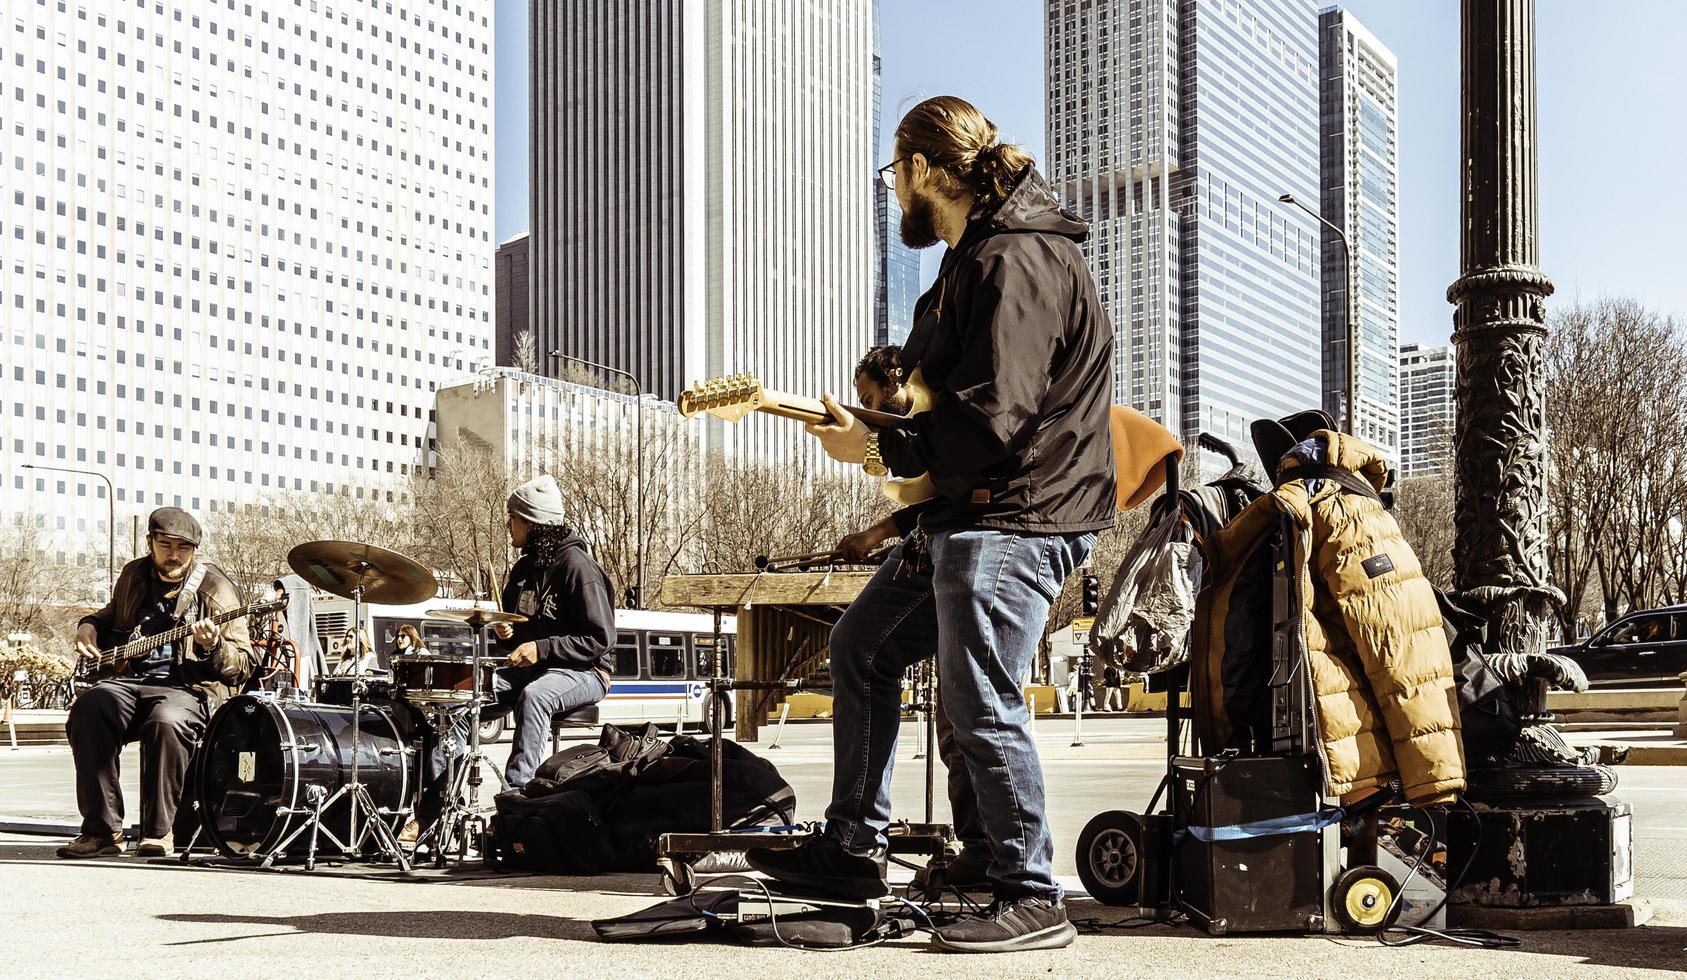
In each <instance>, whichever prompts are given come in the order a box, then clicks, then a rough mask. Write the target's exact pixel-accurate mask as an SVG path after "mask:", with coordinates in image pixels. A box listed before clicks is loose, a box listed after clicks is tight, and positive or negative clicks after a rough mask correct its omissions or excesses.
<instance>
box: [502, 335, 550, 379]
mask: <svg viewBox="0 0 1687 980" xmlns="http://www.w3.org/2000/svg"><path fill="white" fill-rule="evenodd" d="M510 348H511V349H510V359H511V360H513V361H514V362H515V364H514V365H513V367H514V368H515V369H516V370H517V371H525V372H527V373H528V374H539V373H540V370H539V369H540V368H541V367H543V364H542V363H541V362H540V360H539V342H538V341H537V340H535V339H534V337H533V331H531V330H521V331H517V332H516V335H515V336H514V337H511V338H510Z"/></svg>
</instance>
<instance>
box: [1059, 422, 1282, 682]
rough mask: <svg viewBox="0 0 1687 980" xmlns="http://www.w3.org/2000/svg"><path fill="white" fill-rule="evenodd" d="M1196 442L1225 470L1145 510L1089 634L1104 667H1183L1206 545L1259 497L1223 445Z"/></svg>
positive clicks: (1205, 439) (1149, 670)
mask: <svg viewBox="0 0 1687 980" xmlns="http://www.w3.org/2000/svg"><path fill="white" fill-rule="evenodd" d="M1198 441H1199V444H1200V445H1201V447H1202V448H1204V449H1208V450H1211V451H1212V452H1216V453H1219V454H1221V455H1223V456H1225V457H1227V458H1228V459H1229V460H1230V469H1229V470H1228V471H1227V472H1226V473H1225V474H1224V475H1223V476H1220V477H1219V478H1218V479H1216V480H1213V481H1211V482H1210V483H1207V484H1205V485H1203V486H1199V487H1195V488H1193V489H1189V490H1179V491H1178V493H1177V496H1176V497H1175V498H1173V497H1171V496H1167V495H1162V496H1161V497H1160V498H1159V499H1157V500H1155V501H1154V503H1153V505H1151V506H1150V508H1149V512H1148V527H1147V528H1146V529H1145V530H1144V531H1143V532H1142V534H1141V535H1140V536H1139V537H1138V538H1137V540H1136V541H1135V543H1133V544H1132V545H1131V547H1130V549H1129V550H1127V551H1126V553H1125V557H1124V559H1123V560H1122V561H1120V563H1119V568H1118V571H1117V572H1116V573H1115V574H1114V576H1113V582H1112V585H1111V586H1110V587H1109V589H1108V592H1107V597H1106V598H1105V599H1104V600H1103V601H1102V603H1101V606H1100V608H1099V609H1097V610H1096V618H1095V626H1094V628H1093V629H1092V630H1091V633H1090V643H1089V648H1090V650H1091V651H1092V652H1093V653H1094V654H1095V655H1096V656H1098V657H1100V658H1101V659H1102V661H1103V662H1104V663H1106V664H1108V665H1109V669H1111V668H1112V667H1114V666H1116V667H1118V668H1119V669H1121V670H1124V671H1130V672H1133V673H1138V674H1156V673H1161V672H1163V671H1168V670H1172V669H1174V668H1177V667H1180V666H1182V665H1183V664H1185V663H1187V662H1188V660H1189V644H1188V636H1189V625H1190V623H1191V622H1192V621H1193V619H1194V615H1195V599H1196V595H1197V594H1198V593H1199V591H1200V586H1201V584H1202V582H1201V579H1202V578H1203V576H1204V574H1205V569H1206V567H1207V565H1208V563H1207V561H1206V560H1205V556H1204V554H1203V549H1204V548H1205V544H1206V541H1207V539H1209V538H1210V537H1211V536H1212V535H1214V534H1216V533H1218V531H1219V530H1220V529H1222V528H1223V527H1224V526H1225V525H1226V524H1229V523H1230V521H1231V520H1233V519H1234V518H1235V516H1236V515H1237V514H1239V513H1241V512H1242V510H1243V509H1244V508H1246V507H1247V506H1248V504H1250V503H1252V502H1253V501H1254V500H1255V499H1257V498H1258V497H1259V496H1260V495H1262V494H1263V493H1265V489H1264V488H1263V487H1261V486H1260V485H1259V484H1258V483H1256V482H1255V481H1254V480H1253V479H1252V478H1251V477H1250V476H1249V475H1248V473H1247V469H1246V467H1244V466H1243V465H1242V463H1241V460H1240V458H1239V457H1238V455H1237V453H1236V450H1235V448H1234V447H1233V446H1231V445H1230V444H1229V443H1228V442H1225V441H1224V440H1222V439H1219V438H1217V437H1216V436H1212V435H1208V434H1207V433H1202V434H1201V436H1200V439H1199V440H1198Z"/></svg>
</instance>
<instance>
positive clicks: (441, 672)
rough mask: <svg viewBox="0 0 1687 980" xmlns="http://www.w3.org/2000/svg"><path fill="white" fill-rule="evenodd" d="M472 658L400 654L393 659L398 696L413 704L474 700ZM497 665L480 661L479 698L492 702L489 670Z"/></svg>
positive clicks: (433, 654)
mask: <svg viewBox="0 0 1687 980" xmlns="http://www.w3.org/2000/svg"><path fill="white" fill-rule="evenodd" d="M476 667H477V665H476V664H475V662H474V659H473V658H471V657H457V656H450V655H448V654H442V653H401V654H394V655H393V658H392V676H393V683H394V686H395V687H396V688H397V690H398V696H399V697H401V698H403V699H404V700H406V701H409V702H410V703H412V704H461V703H467V702H469V701H473V700H474V688H475V670H476ZM496 667H497V664H496V663H495V662H493V661H491V660H487V659H482V660H481V661H480V663H479V664H478V668H479V671H480V699H481V700H482V701H490V700H491V699H492V671H493V670H494V669H495V668H496Z"/></svg>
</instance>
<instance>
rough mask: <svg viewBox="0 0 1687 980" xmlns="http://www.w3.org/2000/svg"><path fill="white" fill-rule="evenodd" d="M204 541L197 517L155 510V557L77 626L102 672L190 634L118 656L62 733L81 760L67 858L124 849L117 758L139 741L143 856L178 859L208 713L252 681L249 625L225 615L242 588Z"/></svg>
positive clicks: (129, 570)
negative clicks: (179, 820)
mask: <svg viewBox="0 0 1687 980" xmlns="http://www.w3.org/2000/svg"><path fill="white" fill-rule="evenodd" d="M201 537H202V533H201V530H200V527H199V522H198V521H197V520H195V519H194V518H193V516H192V515H191V514H189V513H187V512H186V511H184V510H181V509H179V508H176V507H161V508H159V509H158V510H155V511H153V512H152V516H151V517H150V518H148V519H147V536H146V541H147V554H146V555H144V556H142V557H140V558H137V559H135V560H134V561H131V562H129V563H128V564H127V565H125V566H123V574H122V575H120V576H118V579H117V585H116V586H115V587H114V588H113V589H112V594H111V601H110V602H108V603H106V605H105V608H103V609H100V610H99V611H97V612H95V613H93V614H92V615H89V616H85V617H83V619H82V621H81V622H80V623H78V624H77V627H76V652H77V656H78V658H79V659H80V660H81V661H82V662H83V663H93V664H101V665H104V664H106V663H108V662H110V661H111V660H112V658H111V657H109V656H104V657H102V655H101V650H102V648H107V647H117V646H121V645H123V644H128V643H130V642H131V641H134V640H137V639H140V638H143V637H147V636H153V635H156V634H160V633H164V632H166V631H170V630H173V629H178V628H183V627H185V628H186V633H185V635H183V636H181V637H180V638H179V639H175V640H173V641H172V642H169V643H163V644H158V645H153V644H137V645H136V646H137V648H139V649H140V650H141V654H140V655H139V656H128V657H124V658H121V659H118V660H117V661H116V663H115V665H114V666H115V669H116V673H115V674H114V675H113V676H110V677H107V678H105V679H104V680H101V681H100V682H99V683H97V684H95V685H94V686H93V687H91V688H89V689H88V690H86V691H84V692H82V694H81V695H80V696H79V697H78V698H77V699H76V702H75V703H74V704H72V705H71V708H70V718H69V720H68V721H66V723H65V730H66V733H67V734H68V735H69V737H70V750H71V755H72V757H73V758H74V760H75V762H76V804H77V807H78V808H79V809H80V810H81V811H82V828H81V834H80V835H79V836H78V837H77V838H76V839H75V840H73V841H71V842H70V843H69V844H67V845H65V846H64V847H61V848H59V850H58V855H59V857H61V858H90V857H106V856H110V855H116V854H121V853H123V792H122V789H121V787H120V786H119V784H118V770H117V759H118V755H119V753H120V752H122V750H123V746H124V744H125V743H127V742H135V741H138V742H140V743H141V842H140V845H139V846H138V847H137V848H136V849H135V854H136V856H138V857H161V856H163V855H165V854H167V853H169V849H170V845H171V839H170V828H171V825H172V823H173V821H174V820H175V815H176V806H177V804H178V803H179V802H180V800H181V795H182V783H183V781H184V780H185V779H186V777H187V766H188V761H189V759H190V758H191V757H192V755H193V748H194V745H195V743H196V742H197V741H198V739H199V737H200V735H202V734H203V733H204V731H205V724H206V722H207V721H208V720H209V719H210V717H211V712H212V711H214V710H215V709H216V707H217V705H219V704H221V703H222V701H223V699H225V698H227V697H228V696H229V695H231V694H235V693H237V692H238V691H239V690H240V688H241V686H242V685H243V684H245V683H246V681H247V679H248V678H250V677H251V674H252V665H253V658H252V641H251V637H250V635H249V633H248V630H247V627H246V621H245V619H244V618H241V617H239V616H234V617H232V618H231V617H230V616H229V615H228V614H229V613H235V612H237V611H238V610H240V609H241V607H242V605H243V603H242V601H241V596H240V592H239V590H238V589H237V588H235V585H234V583H233V582H231V581H230V580H229V578H228V576H227V575H225V574H223V572H222V571H221V570H220V569H218V568H217V567H216V566H215V565H213V564H211V563H210V562H207V561H203V560H201V559H200V558H199V557H198V551H199V542H200V539H201ZM218 620H220V621H221V622H218Z"/></svg>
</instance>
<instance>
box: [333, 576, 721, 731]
mask: <svg viewBox="0 0 1687 980" xmlns="http://www.w3.org/2000/svg"><path fill="white" fill-rule="evenodd" d="M474 606H475V603H473V602H471V601H469V600H466V599H433V600H430V601H428V602H423V603H417V604H415V605H409V606H389V605H381V604H378V603H364V604H363V626H364V628H365V629H367V630H368V631H369V637H370V641H371V642H372V643H373V644H374V647H375V657H376V660H377V662H378V663H379V665H380V668H381V669H382V670H390V669H391V662H392V654H393V651H394V649H395V648H396V646H397V642H398V628H399V627H400V626H403V625H410V626H414V627H416V631H417V632H418V633H419V634H421V637H422V642H423V644H425V645H426V646H427V648H428V649H429V650H430V651H432V652H434V653H441V654H449V655H453V656H463V657H466V656H468V655H469V654H470V653H471V652H472V651H473V649H474V636H473V632H472V631H471V630H470V629H469V628H468V627H467V626H465V625H463V624H462V623H458V622H454V621H452V620H444V619H435V618H430V617H429V616H428V615H427V612H428V610H430V609H472V608H474ZM311 614H312V618H313V619H314V620H315V624H316V633H317V637H318V640H319V642H320V643H321V644H323V649H322V651H321V652H322V654H323V657H324V661H325V663H326V665H327V668H328V669H329V670H332V669H333V665H334V663H335V662H336V660H337V658H338V648H337V647H336V648H334V649H333V650H330V649H329V644H331V643H335V642H337V641H338V639H339V638H340V637H341V636H343V635H344V633H345V630H346V628H347V627H348V626H349V625H350V624H351V616H352V601H351V600H350V599H342V598H340V597H338V596H333V595H327V594H324V593H317V594H316V595H315V596H314V597H313V602H312V610H311ZM720 628H721V644H722V646H724V647H725V654H726V659H725V665H724V668H723V672H724V673H725V674H728V675H730V674H731V673H732V670H733V667H734V663H735V653H736V646H735V644H736V637H737V621H736V620H735V619H734V618H733V617H732V616H722V617H721V627H720ZM714 643H715V637H714V616H713V614H710V613H686V612H666V611H652V610H644V609H617V610H616V611H615V649H614V651H613V655H612V657H611V664H610V685H609V694H608V696H606V697H605V698H604V699H603V701H602V702H601V703H600V704H599V706H598V719H599V721H601V722H605V723H613V724H621V725H625V724H638V723H643V722H646V721H653V722H656V723H657V724H658V725H661V726H663V727H667V726H669V725H676V726H679V727H681V728H684V727H695V728H699V729H702V730H704V731H707V729H708V725H709V719H710V717H711V715H710V698H711V697H712V695H710V693H709V692H708V690H707V687H706V684H705V682H706V680H707V679H708V678H709V677H712V676H714V671H715V665H714V658H713V657H711V656H710V653H711V652H712V651H713V649H714ZM494 652H496V650H495V648H494ZM500 656H501V654H500ZM724 707H725V709H726V711H725V715H724V716H725V717H726V718H727V719H728V724H729V725H730V724H731V721H730V719H731V718H732V698H731V696H730V695H726V703H725V705H724ZM509 721H510V719H508V718H504V719H499V720H498V721H492V722H488V723H487V724H486V726H485V727H484V728H483V729H482V737H484V738H490V739H494V740H495V739H498V738H502V737H504V736H505V735H507V733H508V730H509V729H508V726H509Z"/></svg>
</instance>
